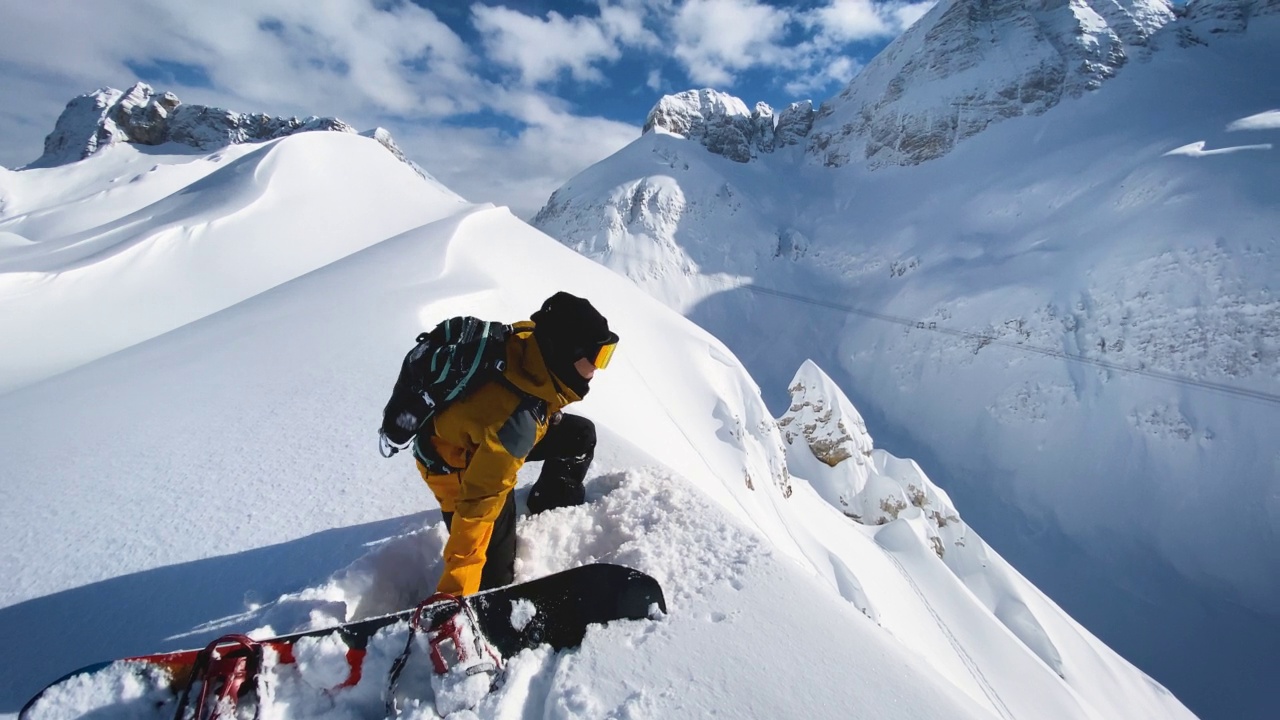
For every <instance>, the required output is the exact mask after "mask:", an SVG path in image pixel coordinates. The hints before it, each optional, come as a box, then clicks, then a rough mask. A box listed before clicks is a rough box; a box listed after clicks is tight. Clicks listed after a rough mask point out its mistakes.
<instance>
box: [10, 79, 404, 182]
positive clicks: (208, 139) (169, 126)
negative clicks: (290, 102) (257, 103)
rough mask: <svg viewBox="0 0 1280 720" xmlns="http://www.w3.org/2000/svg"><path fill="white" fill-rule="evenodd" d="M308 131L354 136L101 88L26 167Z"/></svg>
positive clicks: (77, 103)
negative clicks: (132, 147)
mask: <svg viewBox="0 0 1280 720" xmlns="http://www.w3.org/2000/svg"><path fill="white" fill-rule="evenodd" d="M310 130H332V131H337V132H355V129H354V128H352V127H351V126H350V125H348V124H346V123H344V122H342V121H341V120H338V119H336V118H321V117H315V116H312V117H308V118H302V119H299V118H296V117H291V118H279V117H272V116H269V115H263V114H261V113H252V114H244V113H238V112H233V111H231V110H223V109H221V108H214V107H208V106H205V105H184V104H182V101H181V100H179V99H178V98H177V96H175V95H174V94H173V93H168V92H166V93H161V94H157V93H156V92H155V91H154V90H152V89H151V87H150V86H149V85H146V84H145V83H138V84H136V85H134V86H133V87H132V88H130V89H129V90H128V91H127V92H121V91H120V90H116V89H114V88H103V89H101V90H97V91H95V92H92V93H89V94H87V95H81V96H80V97H77V98H75V99H74V100H72V101H71V102H69V103H67V107H66V109H65V110H63V111H62V115H61V116H60V117H59V118H58V123H57V125H56V126H55V127H54V130H53V132H52V133H51V134H50V135H49V136H48V137H47V138H45V142H44V155H42V156H41V157H40V159H38V160H36V161H35V162H34V163H31V165H29V166H28V167H52V166H55V165H65V164H66V163H71V162H76V161H77V160H83V159H85V158H87V157H89V156H90V155H92V154H94V153H95V152H97V151H98V150H100V149H102V148H104V147H106V146H108V145H111V144H114V143H119V142H128V143H136V144H138V145H162V144H164V143H170V142H172V143H178V144H181V145H188V146H190V147H193V148H198V149H202V150H212V149H216V148H219V147H224V146H226V145H232V144H237V143H246V142H262V141H265V140H273V139H275V138H279V137H284V136H286V135H292V134H293V133H297V132H306V131H310ZM388 140H389V138H388ZM383 144H384V145H386V144H387V143H385V142H384V143H383ZM391 146H393V147H394V143H391Z"/></svg>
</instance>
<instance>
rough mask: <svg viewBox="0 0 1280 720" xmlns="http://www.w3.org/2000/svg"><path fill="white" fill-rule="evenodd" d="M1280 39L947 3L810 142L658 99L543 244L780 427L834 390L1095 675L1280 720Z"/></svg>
mask: <svg viewBox="0 0 1280 720" xmlns="http://www.w3.org/2000/svg"><path fill="white" fill-rule="evenodd" d="M1090 8H1093V9H1092V10H1091V9H1090ZM1278 17H1280V13H1276V11H1275V4H1274V3H1266V2H1232V3H1219V2H1193V3H1190V4H1188V5H1187V6H1186V7H1185V8H1182V9H1179V10H1177V11H1176V12H1173V11H1169V10H1168V8H1167V7H1166V6H1165V5H1163V4H1160V3H1148V4H1128V5H1123V4H1113V5H1106V6H1103V5H1100V4H1093V5H1091V4H1087V3H1071V4H1070V5H1063V6H1062V7H1059V6H1058V5H1056V4H1054V5H1052V7H1049V6H1044V5H1042V4H1038V3H1025V2H1024V3H1001V4H991V3H978V2H968V1H963V0H955V1H953V2H942V3H939V4H938V5H937V6H936V7H935V8H934V9H933V10H932V11H930V13H929V14H927V15H926V16H925V17H924V18H922V19H921V20H920V22H919V23H917V25H916V26H915V27H913V28H912V29H911V30H909V31H908V32H907V33H904V35H903V36H902V37H900V38H899V39H898V40H896V41H894V42H893V43H891V44H890V46H889V47H888V48H887V49H886V50H885V51H884V52H883V53H882V54H881V56H879V57H877V58H876V59H875V60H874V61H872V63H870V64H869V65H868V68H867V70H866V72H865V73H863V74H862V75H859V76H858V77H857V78H855V79H854V80H853V81H852V82H851V83H850V85H849V86H848V87H847V88H846V89H845V90H844V91H843V92H841V93H840V94H839V95H838V96H837V97H835V98H832V99H830V100H828V101H826V102H824V103H822V104H821V105H820V107H819V109H818V110H817V111H816V113H815V117H814V119H813V125H812V129H811V130H810V132H809V133H808V134H807V135H806V139H805V140H804V141H803V142H796V143H794V144H788V145H783V146H781V147H779V146H777V145H776V144H775V146H774V147H773V149H771V150H769V151H765V150H763V149H762V148H763V146H762V145H761V144H760V143H759V142H758V141H757V140H756V139H755V138H761V137H768V136H769V133H768V128H767V123H765V124H764V127H761V126H759V125H757V124H753V122H752V121H751V120H752V118H755V117H757V115H758V116H759V117H764V116H765V113H759V114H757V113H755V112H752V113H747V111H746V105H745V103H742V102H741V101H739V100H736V99H734V98H732V97H729V96H725V95H724V94H722V93H718V92H716V91H713V90H703V91H696V92H690V93H683V94H681V95H678V96H673V97H670V98H665V99H663V100H662V101H660V102H659V103H658V104H657V105H656V106H655V108H654V111H653V112H652V113H651V115H650V122H649V123H647V125H649V126H651V131H650V132H648V133H646V134H645V135H643V136H642V137H641V138H639V139H638V140H636V141H635V142H634V143H632V144H631V145H629V146H628V147H626V148H623V149H622V150H621V151H619V152H618V153H616V154H615V155H614V156H612V157H610V158H608V159H606V160H604V161H602V162H600V163H598V164H597V165H595V166H593V167H591V168H588V169H587V170H585V171H583V172H582V173H581V174H580V175H578V176H576V177H574V178H572V179H571V180H569V181H568V182H567V183H566V184H565V185H564V186H563V187H561V188H560V189H558V190H557V191H556V192H555V193H554V194H553V195H552V196H551V198H550V199H549V200H548V202H547V204H546V206H545V207H544V208H543V209H542V210H541V212H540V213H539V214H538V215H537V217H536V218H535V220H534V224H535V226H537V227H538V228H540V229H542V230H543V231H544V232H546V233H548V234H550V235H552V236H553V237H556V238H558V239H559V240H561V241H562V242H564V243H565V244H566V245H568V246H569V247H572V248H574V249H576V250H579V251H580V252H582V253H584V254H586V255H588V256H589V257H592V258H595V259H596V260H597V261H599V262H601V263H602V264H604V265H605V266H607V267H609V268H612V269H614V270H616V271H618V272H619V273H621V274H624V275H627V276H628V277H630V278H632V279H633V280H634V281H635V282H637V283H638V284H640V285H641V286H642V287H644V288H645V289H646V290H647V291H648V292H649V293H650V294H651V295H653V296H654V297H656V298H658V299H660V300H662V301H663V302H664V303H666V304H667V305H668V306H669V307H672V308H673V309H677V310H679V311H680V312H682V313H683V314H685V315H686V316H687V317H689V318H691V319H693V320H695V321H696V322H698V323H699V324H700V325H701V326H703V327H705V328H707V329H708V330H710V331H711V332H712V333H713V334H715V335H716V336H717V337H720V338H721V339H722V340H724V342H725V343H726V344H727V345H728V346H729V347H730V348H731V349H732V350H733V351H734V352H735V354H737V355H738V356H739V357H740V358H742V360H743V362H744V363H745V365H746V366H747V367H748V368H749V369H750V370H751V372H752V375H753V376H754V377H756V378H757V379H758V380H759V381H760V383H761V385H762V387H763V388H764V393H765V398H766V400H767V401H768V402H769V405H770V407H771V408H773V409H774V410H775V411H779V410H780V409H782V408H784V407H785V406H786V404H787V402H788V401H789V398H788V397H787V396H786V395H785V394H783V393H781V392H778V391H777V390H776V388H778V387H781V385H782V383H784V382H785V381H786V380H787V379H788V378H790V377H791V375H792V373H793V372H794V368H795V367H796V365H797V364H799V363H802V362H803V361H804V360H806V359H809V358H811V359H814V360H816V361H817V362H818V364H819V365H820V366H821V367H823V368H824V369H825V370H826V371H827V372H829V373H830V376H831V377H832V379H833V380H834V381H835V383H836V384H837V385H838V386H839V387H841V388H843V389H844V390H845V391H846V392H847V393H848V394H849V396H850V397H851V398H852V399H853V401H854V402H855V403H856V405H857V406H858V408H859V409H860V410H861V411H862V412H863V413H864V414H865V416H866V417H867V418H868V420H869V421H871V422H872V423H873V424H874V425H875V426H876V427H879V428H881V429H880V430H879V431H878V432H877V436H878V437H879V438H881V439H882V440H883V441H884V442H886V443H887V446H888V447H889V448H891V449H893V450H894V451H895V452H897V453H898V454H900V455H910V456H913V457H917V458H921V459H922V462H927V464H928V465H929V466H930V467H931V468H932V471H931V474H933V475H934V476H936V477H938V478H940V482H941V484H943V485H944V486H945V487H946V488H947V489H948V491H949V492H950V494H951V496H952V497H954V498H956V503H957V506H958V507H960V508H961V509H962V510H964V511H965V515H966V517H969V518H970V521H971V522H972V523H973V524H974V525H975V526H977V527H978V528H979V529H981V530H982V532H983V533H984V535H986V536H987V537H988V538H989V539H991V540H992V542H993V543H994V544H995V545H996V547H998V548H1000V549H1001V551H1002V552H1004V553H1005V554H1006V555H1008V556H1010V557H1011V559H1012V560H1013V561H1014V563H1015V565H1017V566H1018V567H1019V569H1020V570H1022V571H1023V572H1024V573H1026V574H1027V575H1028V576H1029V577H1031V578H1032V579H1033V580H1034V581H1035V582H1036V583H1037V584H1038V585H1040V586H1041V587H1043V588H1046V589H1048V590H1049V591H1050V594H1051V595H1052V596H1053V597H1054V598H1055V600H1057V601H1058V602H1060V603H1062V604H1063V605H1064V606H1065V607H1066V608H1067V609H1068V610H1069V611H1071V612H1072V613H1074V614H1076V615H1077V617H1078V618H1080V619H1083V620H1084V621H1085V622H1086V624H1087V625H1089V626H1090V627H1092V628H1095V629H1096V631H1097V632H1098V633H1099V634H1100V635H1101V636H1102V637H1103V639H1105V640H1106V641H1107V642H1108V643H1110V644H1112V645H1113V646H1114V647H1116V648H1118V649H1120V650H1121V652H1122V653H1123V654H1125V656H1126V657H1128V658H1129V659H1131V660H1134V661H1135V662H1137V663H1138V664H1139V666H1140V667H1143V668H1144V669H1146V670H1147V671H1149V672H1151V673H1152V674H1153V675H1154V676H1155V677H1156V678H1157V679H1158V680H1161V681H1162V682H1164V683H1165V684H1167V685H1168V686H1169V687H1171V688H1172V689H1173V690H1174V692H1175V693H1178V694H1179V696H1180V697H1183V698H1185V699H1186V700H1187V701H1188V703H1189V704H1190V706H1191V707H1192V709H1193V710H1195V711H1196V712H1197V713H1200V714H1202V715H1203V716H1205V717H1224V718H1225V717H1233V718H1238V717H1268V716H1269V713H1270V708H1271V707H1273V706H1274V702H1275V701H1276V700H1277V699H1280V696H1277V695H1276V691H1274V690H1272V689H1270V686H1269V684H1268V683H1267V682H1266V680H1265V678H1264V676H1263V675H1262V674H1261V673H1260V671H1259V668H1261V667H1272V666H1274V665H1275V663H1277V662H1280V654H1278V653H1277V651H1276V650H1275V648H1276V647H1277V643H1278V642H1280V615H1278V614H1277V612H1276V608H1278V607H1280V515H1278V514H1277V511H1276V505H1275V502H1274V500H1275V497H1276V493H1277V492H1280V485H1277V482H1278V481H1277V474H1276V471H1275V462H1276V458H1275V455H1274V451H1273V450H1271V449H1270V448H1271V446H1272V441H1271V439H1270V437H1271V435H1272V434H1274V433H1273V431H1272V429H1273V428H1274V427H1275V423H1276V413H1277V411H1278V408H1277V406H1278V405H1280V302H1278V301H1277V300H1276V294H1275V293H1276V287H1275V282H1276V278H1277V277H1280V236H1278V235H1277V233H1276V230H1275V228H1277V227H1280V205H1277V203H1276V200H1275V197H1274V193H1271V192H1270V191H1269V190H1268V189H1269V188H1273V187H1280V168H1278V167H1277V165H1276V163H1275V156H1274V153H1275V151H1276V148H1277V147H1278V146H1280V121H1277V117H1278V116H1277V112H1276V104H1275V102H1276V101H1275V98H1276V97H1277V93H1280V83H1278V82H1277V78H1276V77H1274V76H1273V74H1268V73H1266V72H1264V71H1263V70H1262V69H1263V68H1269V67H1273V66H1275V65H1276V63H1277V62H1278V61H1280V19H1278ZM1086 20H1087V22H1086ZM1055 28H1056V30H1055ZM1081 28H1087V29H1088V32H1083V31H1082V30H1081ZM1068 41H1070V42H1068ZM1104 41H1105V42H1104ZM1100 48H1110V49H1109V50H1107V51H1106V52H1105V53H1103V54H1102V55H1098V56H1096V57H1098V58H1103V59H1108V60H1107V63H1104V64H1092V65H1091V64H1088V63H1085V61H1084V60H1083V59H1081V58H1084V57H1085V56H1084V55H1080V53H1083V52H1085V51H1086V50H1087V51H1089V52H1093V50H1098V49H1100ZM1090 57H1093V56H1090ZM1099 62H1101V60H1099ZM1054 68H1057V70H1055V69H1054ZM1059 71H1061V72H1059ZM1037 78H1039V79H1037ZM1045 78H1056V79H1055V80H1054V82H1053V83H1050V84H1046V83H1047V81H1044V80H1045ZM1042 81H1043V82H1042ZM1012 87H1020V88H1023V89H1024V90H1026V89H1028V88H1030V89H1035V90H1036V92H1034V93H1031V92H1021V91H1020V92H1018V93H1015V94H1013V96H1012V97H1007V96H1009V95H1010V93H1009V92H1007V90H1008V89H1009V88H1012ZM1042 91H1043V92H1042ZM1050 91H1051V92H1050ZM962 101H963V102H962ZM962 106H963V108H966V109H965V110H964V112H965V113H966V114H964V115H963V117H964V118H966V119H964V120H963V121H961V120H960V119H958V118H960V117H961V115H960V114H959V110H958V108H961V107H962ZM673 108H682V110H681V111H679V112H676V111H673ZM970 111H972V114H968V113H970ZM690 118H693V119H692V120H691V119H690ZM673 119H674V121H673ZM682 128H689V130H687V131H686V130H684V129H682ZM729 128H732V129H736V130H737V131H738V132H739V134H741V135H742V136H743V137H744V138H745V142H744V143H737V144H735V143H733V142H726V141H725V140H724V138H726V137H729V136H732V133H730V132H729V131H728V129H729ZM889 130H892V132H891V133H889V134H885V132H888V131H889ZM882 131H883V132H882ZM753 133H754V134H753ZM893 133H897V134H896V135H894V134H893ZM726 147H728V148H740V149H741V148H745V149H747V150H749V151H750V152H749V153H747V152H740V151H738V150H733V151H731V152H725V151H724V150H723V148H726ZM747 154H749V155H750V157H745V156H746V155H747Z"/></svg>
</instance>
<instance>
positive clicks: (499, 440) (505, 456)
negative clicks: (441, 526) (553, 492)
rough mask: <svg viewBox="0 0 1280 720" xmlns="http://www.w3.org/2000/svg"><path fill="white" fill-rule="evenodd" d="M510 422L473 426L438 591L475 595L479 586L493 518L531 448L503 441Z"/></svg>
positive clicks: (495, 516)
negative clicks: (471, 451) (471, 445)
mask: <svg viewBox="0 0 1280 720" xmlns="http://www.w3.org/2000/svg"><path fill="white" fill-rule="evenodd" d="M512 418H513V419H515V418H516V416H515V415H513V416H512ZM511 423H512V420H508V421H507V423H506V424H504V425H503V426H502V427H501V428H495V427H494V426H493V425H492V424H487V425H477V426H476V427H475V428H474V433H473V434H472V438H471V439H472V441H473V442H475V445H476V451H475V454H474V455H473V456H472V457H471V461H470V462H469V463H468V464H467V469H466V470H464V471H463V473H462V487H461V488H460V491H459V494H458V499H457V501H456V503H455V510H454V516H453V523H452V528H451V529H450V532H449V541H448V542H447V543H445V546H444V573H443V574H442V575H441V576H440V584H439V585H438V586H437V588H436V589H437V591H438V592H447V593H451V594H454V595H470V594H472V593H475V592H477V591H479V589H480V575H481V572H482V571H483V570H484V563H485V559H486V558H487V555H488V548H489V539H490V538H491V537H492V536H493V523H494V521H495V520H497V518H498V514H499V513H500V512H502V505H503V503H504V502H506V499H507V493H509V492H511V490H512V488H514V487H515V484H516V473H517V472H518V471H519V470H520V467H521V466H522V465H524V457H525V455H527V454H528V451H527V450H526V451H525V452H524V453H522V454H520V455H518V456H517V455H514V454H512V450H513V449H514V450H515V451H517V452H518V451H519V450H520V449H522V448H520V447H516V448H508V447H507V446H506V445H504V442H503V439H504V438H505V439H506V440H507V443H508V444H510V442H511V438H512V433H511V432H510V427H511Z"/></svg>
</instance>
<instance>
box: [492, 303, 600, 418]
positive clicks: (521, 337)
mask: <svg viewBox="0 0 1280 720" xmlns="http://www.w3.org/2000/svg"><path fill="white" fill-rule="evenodd" d="M512 329H513V330H514V332H513V333H512V334H511V336H510V337H509V338H507V369H506V370H505V371H504V372H503V374H504V375H506V377H507V379H508V380H510V381H511V383H512V384H513V385H515V386H516V387H518V388H520V389H521V390H523V391H524V392H527V393H529V394H530V395H533V396H534V397H538V398H541V399H543V400H546V401H547V405H548V406H550V410H551V412H555V411H557V410H560V409H561V408H563V407H564V406H566V405H568V404H569V403H573V402H577V401H579V400H581V399H582V397H581V396H579V395H578V394H577V393H575V392H574V391H573V390H572V389H570V388H569V386H568V385H566V384H565V383H564V382H561V381H559V380H557V379H556V378H555V376H554V375H553V374H552V373H551V370H550V369H549V368H548V367H547V362H546V359H545V358H543V356H542V350H541V349H540V348H539V347H538V342H537V340H535V339H534V337H533V323H532V322H529V321H526V322H519V323H515V324H514V325H512Z"/></svg>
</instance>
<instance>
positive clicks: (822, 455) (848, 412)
mask: <svg viewBox="0 0 1280 720" xmlns="http://www.w3.org/2000/svg"><path fill="white" fill-rule="evenodd" d="M788 390H789V391H790V392H791V407H789V408H788V409H787V412H786V414H784V415H783V416H782V418H780V419H779V420H778V428H779V429H780V430H782V438H783V439H784V440H786V442H787V444H788V445H792V444H795V443H796V442H797V441H798V440H803V441H804V443H805V445H807V446H808V447H809V450H810V451H812V452H813V455H814V457H816V458H817V459H819V460H821V461H822V462H823V463H825V464H826V465H828V466H830V467H835V466H836V465H839V464H840V463H841V462H843V461H845V460H848V459H849V458H854V457H858V458H864V457H866V456H869V455H870V454H871V449H872V442H871V435H869V434H868V433H867V423H866V422H865V421H864V420H863V419H862V416H861V415H860V414H858V411H857V410H856V409H854V407H853V405H852V404H851V403H850V402H849V400H848V399H847V398H845V396H844V394H843V393H841V392H840V391H839V388H838V387H837V386H836V384H835V383H834V382H832V380H831V378H830V377H828V376H827V374H826V373H824V372H822V370H821V369H820V368H819V367H818V366H817V365H815V364H814V363H813V361H811V360H809V361H805V363H804V365H802V366H801V367H800V370H799V371H798V372H796V376H795V379H793V380H792V381H791V386H790V387H789V388H788ZM861 462H862V460H859V461H858V464H861Z"/></svg>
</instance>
